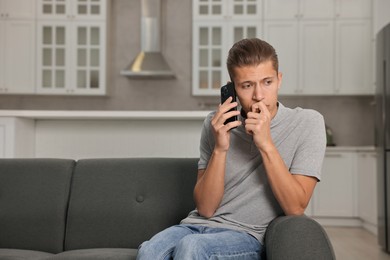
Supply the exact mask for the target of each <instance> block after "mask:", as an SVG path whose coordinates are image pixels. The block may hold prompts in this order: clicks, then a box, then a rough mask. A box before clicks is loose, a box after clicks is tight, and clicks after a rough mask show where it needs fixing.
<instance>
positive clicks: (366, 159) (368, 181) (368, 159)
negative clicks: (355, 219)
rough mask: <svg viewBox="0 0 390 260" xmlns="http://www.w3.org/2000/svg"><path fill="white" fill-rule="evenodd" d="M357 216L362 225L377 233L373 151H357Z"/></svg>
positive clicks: (375, 169) (375, 174) (374, 158)
mask: <svg viewBox="0 0 390 260" xmlns="http://www.w3.org/2000/svg"><path fill="white" fill-rule="evenodd" d="M357 158H358V160H357V175H358V176H357V177H358V191H359V192H358V201H359V217H360V218H361V220H362V222H363V227H365V228H366V229H367V230H370V231H371V232H372V233H374V234H376V233H377V224H378V220H377V212H378V211H377V201H378V200H377V168H376V161H377V158H376V153H375V152H358V153H357Z"/></svg>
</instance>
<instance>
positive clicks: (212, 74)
mask: <svg viewBox="0 0 390 260" xmlns="http://www.w3.org/2000/svg"><path fill="white" fill-rule="evenodd" d="M196 30H197V34H196V36H197V45H196V46H194V47H195V48H194V84H195V85H196V86H198V89H199V93H198V94H201V93H202V92H203V93H209V92H210V90H212V91H213V90H214V91H215V92H217V91H219V88H220V87H221V84H222V76H223V75H222V74H223V73H222V71H223V70H224V69H225V67H226V66H225V63H226V61H225V56H226V55H225V52H224V49H223V34H224V27H223V26H221V25H217V24H216V25H207V24H199V25H198V26H197V28H196Z"/></svg>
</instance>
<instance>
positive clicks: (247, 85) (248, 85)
mask: <svg viewBox="0 0 390 260" xmlns="http://www.w3.org/2000/svg"><path fill="white" fill-rule="evenodd" d="M242 87H243V88H250V87H251V85H250V84H245V85H242Z"/></svg>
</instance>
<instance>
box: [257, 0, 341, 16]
mask: <svg viewBox="0 0 390 260" xmlns="http://www.w3.org/2000/svg"><path fill="white" fill-rule="evenodd" d="M333 13H334V2H333V1H329V0H265V1H264V19H266V20H284V19H297V18H300V19H302V18H305V19H311V18H314V19H325V18H328V19H331V18H333V16H334V15H333Z"/></svg>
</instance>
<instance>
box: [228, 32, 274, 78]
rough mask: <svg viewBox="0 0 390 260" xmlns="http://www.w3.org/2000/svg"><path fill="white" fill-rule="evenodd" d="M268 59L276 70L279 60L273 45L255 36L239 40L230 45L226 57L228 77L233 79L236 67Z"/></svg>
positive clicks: (254, 64) (256, 63) (253, 64)
mask: <svg viewBox="0 0 390 260" xmlns="http://www.w3.org/2000/svg"><path fill="white" fill-rule="evenodd" d="M269 60H270V61H272V66H273V68H274V69H275V70H276V72H278V69H279V61H278V55H277V54H276V51H275V49H274V47H272V46H271V45H270V44H269V43H267V42H265V41H263V40H260V39H257V38H252V39H243V40H240V41H238V42H236V43H235V44H234V45H233V46H232V48H231V49H230V50H229V54H228V57H227V61H226V65H227V69H228V72H229V75H230V79H231V80H233V76H234V69H235V68H237V67H244V66H256V65H259V64H260V63H263V62H266V61H269Z"/></svg>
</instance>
